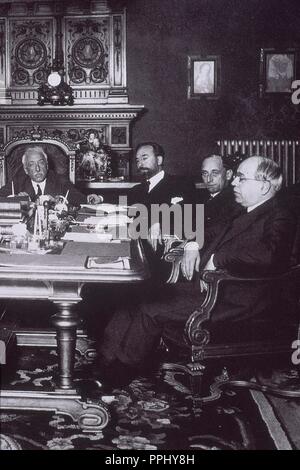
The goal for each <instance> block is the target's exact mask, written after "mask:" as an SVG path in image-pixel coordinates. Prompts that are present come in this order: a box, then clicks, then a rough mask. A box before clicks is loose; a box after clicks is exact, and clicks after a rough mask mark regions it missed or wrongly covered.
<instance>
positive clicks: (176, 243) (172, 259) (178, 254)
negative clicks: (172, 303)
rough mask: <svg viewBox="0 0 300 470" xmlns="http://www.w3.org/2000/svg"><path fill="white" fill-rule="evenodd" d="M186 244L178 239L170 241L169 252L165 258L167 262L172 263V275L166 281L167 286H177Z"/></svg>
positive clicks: (165, 254)
mask: <svg viewBox="0 0 300 470" xmlns="http://www.w3.org/2000/svg"><path fill="white" fill-rule="evenodd" d="M185 244H186V242H183V241H182V240H177V239H173V240H170V241H169V246H168V250H167V251H166V252H165V253H164V256H163V258H164V260H165V261H166V262H168V263H172V269H171V273H170V276H169V278H168V279H167V281H166V282H167V284H175V283H176V282H177V281H178V278H179V274H180V266H181V262H182V258H183V253H184V246H185Z"/></svg>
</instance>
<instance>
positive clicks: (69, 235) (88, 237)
mask: <svg viewBox="0 0 300 470" xmlns="http://www.w3.org/2000/svg"><path fill="white" fill-rule="evenodd" d="M62 240H73V241H74V242H87V243H107V242H110V241H111V240H112V234H111V233H94V232H90V233H82V232H66V233H65V235H64V236H63V238H62Z"/></svg>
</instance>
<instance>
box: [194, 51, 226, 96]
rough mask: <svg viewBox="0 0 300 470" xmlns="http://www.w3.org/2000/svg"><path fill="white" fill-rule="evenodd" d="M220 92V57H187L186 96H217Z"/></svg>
mask: <svg viewBox="0 0 300 470" xmlns="http://www.w3.org/2000/svg"><path fill="white" fill-rule="evenodd" d="M219 92H220V57H219V56H205V57H204V56H189V57H188V98H189V99H194V98H211V99H216V98H218V97H219Z"/></svg>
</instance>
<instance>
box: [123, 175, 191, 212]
mask: <svg viewBox="0 0 300 470" xmlns="http://www.w3.org/2000/svg"><path fill="white" fill-rule="evenodd" d="M175 197H182V198H183V203H185V204H192V203H193V202H194V201H195V186H194V184H192V183H191V182H190V181H189V180H187V179H186V178H184V177H182V176H173V175H168V174H167V173H165V176H164V178H163V179H162V180H161V181H160V182H159V183H158V184H157V185H156V186H155V187H154V188H153V189H152V191H150V192H148V193H146V192H145V186H144V184H143V183H140V184H138V185H136V186H134V187H133V188H132V190H131V191H130V193H129V195H128V198H129V203H130V204H137V203H139V204H145V205H146V206H150V205H151V204H164V203H166V204H171V201H172V198H175Z"/></svg>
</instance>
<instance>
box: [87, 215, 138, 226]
mask: <svg viewBox="0 0 300 470" xmlns="http://www.w3.org/2000/svg"><path fill="white" fill-rule="evenodd" d="M130 222H131V219H130V218H129V217H127V215H125V214H111V215H108V216H103V217H87V218H86V219H85V220H84V223H85V224H87V225H98V226H100V227H105V226H107V225H112V226H116V225H126V224H129V223H130Z"/></svg>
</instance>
